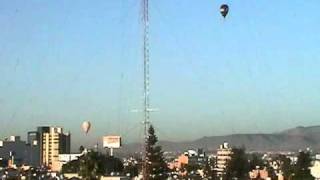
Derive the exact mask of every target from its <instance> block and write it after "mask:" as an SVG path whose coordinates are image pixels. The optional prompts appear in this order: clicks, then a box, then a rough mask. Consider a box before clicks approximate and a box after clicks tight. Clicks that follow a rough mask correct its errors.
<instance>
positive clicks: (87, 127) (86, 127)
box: [81, 121, 91, 134]
mask: <svg viewBox="0 0 320 180" xmlns="http://www.w3.org/2000/svg"><path fill="white" fill-rule="evenodd" d="M81 128H82V130H83V132H85V133H86V134H88V132H89V131H90V128H91V123H90V122H89V121H84V122H83V123H82V125H81Z"/></svg>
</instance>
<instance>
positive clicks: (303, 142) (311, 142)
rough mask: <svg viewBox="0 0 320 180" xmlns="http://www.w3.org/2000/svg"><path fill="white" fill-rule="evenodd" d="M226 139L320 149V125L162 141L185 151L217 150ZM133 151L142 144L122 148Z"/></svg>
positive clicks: (267, 147)
mask: <svg viewBox="0 0 320 180" xmlns="http://www.w3.org/2000/svg"><path fill="white" fill-rule="evenodd" d="M224 141H227V142H229V144H230V145H232V146H242V145H243V146H245V147H246V149H247V150H249V151H298V150H299V149H305V148H307V147H311V148H312V149H314V150H320V126H311V127H301V126H299V127H296V128H293V129H288V130H285V131H282V132H279V133H272V134H232V135H226V136H211V137H203V138H200V139H197V140H194V141H188V142H170V141H161V142H160V144H161V145H162V146H163V149H164V150H166V151H185V150H187V149H190V148H198V147H202V148H204V149H205V150H216V149H217V148H218V147H219V145H220V144H222V143H223V142H224ZM122 149H123V150H125V151H126V152H124V153H133V152H137V151H139V150H140V149H141V144H138V143H135V144H127V145H125V146H124V148H122Z"/></svg>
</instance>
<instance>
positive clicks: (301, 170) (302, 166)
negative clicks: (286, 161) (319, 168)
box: [293, 151, 314, 180]
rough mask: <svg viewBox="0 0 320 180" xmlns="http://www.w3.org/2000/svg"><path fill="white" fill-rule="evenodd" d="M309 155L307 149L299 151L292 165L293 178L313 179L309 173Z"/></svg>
mask: <svg viewBox="0 0 320 180" xmlns="http://www.w3.org/2000/svg"><path fill="white" fill-rule="evenodd" d="M311 161H312V159H311V155H310V152H309V151H306V152H305V151H301V152H299V155H298V161H297V164H296V165H295V167H294V176H293V179H297V180H298V179H303V180H309V179H310V180H311V179H314V178H313V177H312V175H311V173H310V169H309V168H310V166H311Z"/></svg>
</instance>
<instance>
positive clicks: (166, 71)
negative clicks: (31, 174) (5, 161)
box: [0, 0, 320, 143]
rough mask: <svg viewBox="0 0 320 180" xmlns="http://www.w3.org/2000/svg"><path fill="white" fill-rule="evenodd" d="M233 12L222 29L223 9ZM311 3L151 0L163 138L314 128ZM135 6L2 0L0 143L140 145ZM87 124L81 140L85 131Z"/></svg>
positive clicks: (315, 29)
mask: <svg viewBox="0 0 320 180" xmlns="http://www.w3.org/2000/svg"><path fill="white" fill-rule="evenodd" d="M222 3H228V4H229V6H230V13H229V15H228V17H227V18H226V19H225V20H223V18H222V17H221V16H220V14H219V6H220V5H221V4H222ZM319 6H320V1H318V0H309V1H303V0H283V1H276V0H259V1H252V0H241V1H239V0H225V1H222V0H183V1H181V0H150V19H151V23H150V26H151V27H150V32H151V33H150V36H151V37H150V43H151V48H150V49H151V50H150V52H151V54H150V60H151V104H152V106H153V107H155V108H158V109H159V111H158V112H155V113H153V114H152V116H151V117H152V118H151V119H152V122H153V123H154V124H155V126H156V128H157V133H158V135H159V136H160V138H161V139H164V140H189V139H196V138H199V137H202V136H210V135H222V134H229V133H253V132H275V131H280V130H283V129H286V128H291V127H295V126H298V125H303V126H309V125H319V118H320V111H319V107H320V59H319V57H320V54H319V52H320V45H319V42H320V33H319V32H320V25H319V20H320V12H319V10H318V7H319ZM140 12H141V11H140V1H139V0H101V1H98V0H97V1H80V0H79V1H66V0H63V1H62V0H61V1H59V0H46V1H40V0H30V1H18V0H17V1H15V0H4V1H1V2H0V121H1V126H0V137H4V136H7V135H10V134H18V135H21V136H23V137H25V136H26V132H27V131H28V130H34V129H35V128H36V126H39V125H57V126H63V127H64V128H65V129H66V130H70V131H71V133H72V134H73V137H72V139H73V142H74V143H80V141H81V142H82V143H84V142H89V141H90V139H98V138H99V137H101V136H102V135H104V134H121V135H122V136H123V138H124V142H132V141H137V140H138V139H139V138H141V137H142V131H141V130H142V126H141V121H142V114H141V113H132V112H131V110H133V109H139V108H141V107H142V93H143V88H142V77H143V76H142V47H141V45H142V43H141V40H142V33H141V17H140V15H139V13H140ZM84 120H90V121H91V122H92V124H93V128H92V131H91V133H89V135H88V136H84V135H83V133H82V132H81V131H80V125H81V123H82V121H84Z"/></svg>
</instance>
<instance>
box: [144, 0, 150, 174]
mask: <svg viewBox="0 0 320 180" xmlns="http://www.w3.org/2000/svg"><path fill="white" fill-rule="evenodd" d="M142 13H143V14H142V20H143V79H144V81H143V86H144V88H143V90H144V107H143V112H144V119H143V125H144V142H143V143H144V146H143V151H144V154H143V168H142V175H143V179H144V180H148V179H149V173H148V172H147V164H148V159H147V149H146V146H147V139H148V127H149V124H150V102H149V84H150V76H149V74H150V72H149V0H142Z"/></svg>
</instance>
